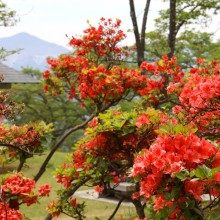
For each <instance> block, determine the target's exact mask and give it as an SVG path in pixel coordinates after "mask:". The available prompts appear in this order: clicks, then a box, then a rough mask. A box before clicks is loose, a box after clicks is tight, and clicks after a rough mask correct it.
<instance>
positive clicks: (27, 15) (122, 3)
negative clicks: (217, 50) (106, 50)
mask: <svg viewBox="0 0 220 220" xmlns="http://www.w3.org/2000/svg"><path fill="white" fill-rule="evenodd" d="M3 2H5V3H6V4H7V6H8V7H9V8H10V9H12V10H15V11H16V12H17V15H18V17H19V18H20V21H19V22H18V23H17V24H16V25H15V26H13V27H1V35H0V37H1V38H2V37H8V36H12V35H15V34H17V33H20V32H27V33H29V34H31V35H34V36H36V37H39V38H41V39H43V40H46V41H49V42H52V43H56V44H58V45H61V46H64V47H67V46H68V38H67V37H66V35H67V36H69V37H71V36H75V35H77V34H78V35H80V34H82V32H83V30H84V29H86V28H88V24H87V20H89V21H90V23H91V24H92V25H94V26H97V24H98V22H99V19H100V18H101V17H104V18H112V19H115V18H118V19H121V20H122V26H121V28H122V30H123V31H124V32H125V33H126V34H127V36H128V37H127V40H126V41H125V44H128V45H129V44H132V43H133V42H134V35H133V33H127V30H128V29H131V28H132V22H131V18H130V9H129V1H128V0H3ZM134 2H135V7H136V15H137V17H138V22H139V24H141V21H142V17H143V10H144V6H145V2H146V0H135V1H134ZM151 2H152V3H151V7H150V11H149V20H148V23H147V30H153V28H154V19H155V18H156V17H157V15H158V12H159V10H161V9H163V8H165V7H166V5H167V3H163V2H162V1H161V0H152V1H151ZM219 20H220V19H219ZM218 27H220V24H219V23H218ZM219 34H220V30H219V31H218V36H219V38H220V35H219Z"/></svg>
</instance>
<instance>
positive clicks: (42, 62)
mask: <svg viewBox="0 0 220 220" xmlns="http://www.w3.org/2000/svg"><path fill="white" fill-rule="evenodd" d="M2 47H3V48H5V49H7V50H15V49H22V50H21V51H19V53H17V54H13V55H11V56H8V57H6V60H5V61H2V63H4V64H6V65H8V66H9V67H12V68H14V69H16V70H21V69H22V68H23V67H29V68H33V69H39V70H41V71H43V70H45V69H47V67H48V66H47V63H46V58H47V57H48V56H50V57H57V56H58V55H60V54H63V53H69V52H70V51H69V50H67V49H66V48H65V47H63V46H60V45H57V44H54V43H50V42H47V41H45V40H42V39H40V38H38V37H35V36H33V35H30V34H28V33H24V32H22V33H19V34H16V35H13V36H11V37H5V38H0V48H2Z"/></svg>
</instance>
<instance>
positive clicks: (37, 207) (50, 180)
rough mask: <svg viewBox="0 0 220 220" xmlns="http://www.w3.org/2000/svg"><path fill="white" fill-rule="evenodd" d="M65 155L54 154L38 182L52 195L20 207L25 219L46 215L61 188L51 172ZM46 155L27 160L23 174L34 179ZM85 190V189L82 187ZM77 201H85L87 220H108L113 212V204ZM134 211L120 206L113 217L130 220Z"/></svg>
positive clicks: (64, 219)
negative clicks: (50, 190) (49, 187)
mask: <svg viewBox="0 0 220 220" xmlns="http://www.w3.org/2000/svg"><path fill="white" fill-rule="evenodd" d="M66 156H67V154H66V153H63V152H56V153H55V155H54V156H53V158H52V159H51V161H50V162H49V164H48V166H47V170H46V172H45V173H44V174H43V176H42V177H41V179H40V180H39V181H38V183H37V186H39V185H43V184H45V183H47V184H49V185H51V186H52V193H51V195H50V197H49V198H42V199H41V200H40V203H38V204H34V205H31V206H30V207H27V206H25V205H24V206H21V212H22V213H23V214H25V216H26V217H28V218H29V219H31V220H43V219H44V218H45V216H46V215H47V211H46V207H47V205H48V204H49V203H50V202H51V201H52V200H54V199H56V193H55V191H56V190H58V189H59V188H60V187H62V186H61V185H60V184H57V183H56V181H55V178H54V174H53V172H54V171H55V169H56V167H57V166H59V165H61V164H62V163H63V162H64V161H65V159H66ZM45 157H46V155H43V156H35V157H34V158H31V159H29V160H28V163H27V166H25V168H24V169H23V172H24V173H25V175H26V176H27V177H31V178H32V177H34V175H35V174H36V173H37V171H38V169H39V167H40V165H41V164H42V162H43V160H44V158H45ZM15 165H16V164H10V167H8V168H13V167H16V166H15ZM84 189H85V187H84ZM77 200H78V201H85V202H86V216H87V219H89V220H90V219H91V220H95V219H96V217H99V219H101V220H105V219H108V217H109V216H110V215H111V213H112V212H113V210H114V209H115V206H116V205H115V204H112V203H108V202H103V201H102V202H100V201H96V200H89V199H82V198H77ZM133 213H134V210H133V208H131V207H127V206H121V207H120V209H119V210H118V213H117V215H116V217H115V219H117V220H118V219H119V218H120V217H121V216H123V217H124V219H131V216H133ZM56 219H58V220H70V219H72V218H70V217H67V216H65V215H62V216H60V217H58V218H56Z"/></svg>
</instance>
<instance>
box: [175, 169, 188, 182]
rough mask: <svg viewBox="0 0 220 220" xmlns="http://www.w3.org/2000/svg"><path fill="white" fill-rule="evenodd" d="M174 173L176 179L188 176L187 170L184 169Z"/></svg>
mask: <svg viewBox="0 0 220 220" xmlns="http://www.w3.org/2000/svg"><path fill="white" fill-rule="evenodd" d="M175 175H176V177H177V178H178V179H180V180H182V181H183V180H185V179H186V178H187V177H188V176H189V172H188V171H186V170H184V171H182V172H176V173H175Z"/></svg>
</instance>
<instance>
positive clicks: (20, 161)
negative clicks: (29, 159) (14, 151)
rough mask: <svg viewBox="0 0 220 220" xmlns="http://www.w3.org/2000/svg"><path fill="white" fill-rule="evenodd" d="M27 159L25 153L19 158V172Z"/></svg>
mask: <svg viewBox="0 0 220 220" xmlns="http://www.w3.org/2000/svg"><path fill="white" fill-rule="evenodd" d="M25 161H26V157H25V156H24V155H23V153H21V155H20V158H19V165H18V168H17V172H20V171H21V169H22V167H23V166H24V164H25Z"/></svg>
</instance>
